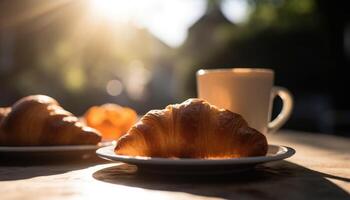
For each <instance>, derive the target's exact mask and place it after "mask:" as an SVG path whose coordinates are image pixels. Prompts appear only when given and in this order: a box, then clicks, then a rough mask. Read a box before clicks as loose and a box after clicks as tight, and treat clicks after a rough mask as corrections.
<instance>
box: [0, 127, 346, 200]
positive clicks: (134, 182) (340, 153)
mask: <svg viewBox="0 0 350 200" xmlns="http://www.w3.org/2000/svg"><path fill="white" fill-rule="evenodd" d="M269 143H273V144H281V145H286V146H290V147H293V148H294V149H296V151H297V153H296V154H295V155H294V156H293V157H291V158H290V159H287V160H286V161H279V162H273V163H269V164H265V165H261V166H258V167H257V168H256V170H254V171H250V172H247V173H242V174H238V175H230V176H225V177H210V178H208V177H199V178H183V177H159V176H150V175H142V174H137V173H136V172H135V168H134V167H133V166H128V165H123V164H119V163H108V162H105V161H103V160H99V159H98V158H93V159H88V160H85V161H83V160H75V161H70V162H63V163H62V162H59V163H46V162H44V163H35V164H33V163H16V162H15V163H0V199H1V200H7V199H21V200H23V199H35V200H39V199H45V200H51V199H103V198H104V199H122V198H123V199H142V200H143V199H181V200H182V199H327V200H328V199H347V200H349V199H350V194H349V193H350V183H349V181H350V139H346V138H340V137H335V136H330V135H320V134H311V133H301V132H294V131H282V132H281V133H280V134H276V135H273V136H271V137H269Z"/></svg>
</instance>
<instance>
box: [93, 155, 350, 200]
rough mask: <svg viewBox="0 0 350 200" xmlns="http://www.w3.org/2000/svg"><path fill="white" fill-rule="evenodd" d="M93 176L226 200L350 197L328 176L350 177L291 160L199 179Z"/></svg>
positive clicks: (125, 169)
mask: <svg viewBox="0 0 350 200" xmlns="http://www.w3.org/2000/svg"><path fill="white" fill-rule="evenodd" d="M93 177H94V178H95V179H97V180H100V181H104V182H109V183H114V184H119V185H126V186H132V187H140V188H145V189H150V190H163V191H175V192H185V193H189V194H195V195H200V196H207V197H218V198H226V199H245V198H247V199H349V198H350V195H349V194H348V193H347V192H346V191H344V190H343V189H341V188H340V187H338V186H337V185H335V184H333V183H332V182H330V181H328V180H327V179H326V178H325V177H329V178H333V179H339V180H342V181H346V182H349V181H350V180H349V179H348V178H343V177H337V176H331V175H328V174H323V173H319V172H316V171H312V170H309V169H307V168H305V167H302V166H300V165H296V164H294V163H291V162H287V161H281V162H274V163H269V164H265V165H260V166H257V167H256V169H255V170H252V171H249V172H245V173H240V174H233V175H225V176H196V177H191V176H186V177H179V176H161V175H151V174H143V173H137V168H136V167H135V166H131V165H125V164H124V165H117V166H113V167H108V168H105V169H101V170H99V171H96V172H95V173H94V174H93Z"/></svg>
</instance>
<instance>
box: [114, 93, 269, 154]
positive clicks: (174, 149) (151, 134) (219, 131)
mask: <svg viewBox="0 0 350 200" xmlns="http://www.w3.org/2000/svg"><path fill="white" fill-rule="evenodd" d="M115 153H116V154H119V155H129V156H146V157H178V158H235V157H246V156H263V155H266V153H267V141H266V137H265V136H264V135H263V134H261V133H260V132H258V131H257V130H255V129H253V128H250V127H248V125H247V122H246V121H245V120H244V119H243V118H242V117H241V116H240V115H239V114H236V113H233V112H231V111H228V110H225V109H218V108H217V107H215V106H213V105H210V104H209V103H208V102H206V101H204V100H201V99H189V100H187V101H185V102H183V103H181V104H175V105H169V106H167V107H166V108H165V109H163V110H152V111H150V112H148V113H147V114H146V115H145V116H143V117H142V118H141V120H140V121H139V122H138V123H137V124H136V125H134V126H133V127H132V128H131V129H130V130H129V131H128V133H127V134H126V135H124V136H123V137H121V138H120V139H119V141H118V142H117V145H116V147H115Z"/></svg>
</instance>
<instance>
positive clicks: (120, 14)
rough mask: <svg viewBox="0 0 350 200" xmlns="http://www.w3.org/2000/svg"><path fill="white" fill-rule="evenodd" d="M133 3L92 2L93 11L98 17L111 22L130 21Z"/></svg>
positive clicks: (106, 0)
mask: <svg viewBox="0 0 350 200" xmlns="http://www.w3.org/2000/svg"><path fill="white" fill-rule="evenodd" d="M133 3H134V2H133V1H127V0H90V4H91V9H92V11H93V13H94V14H96V15H97V16H98V17H103V18H105V19H107V20H111V21H122V22H125V21H128V20H129V19H130V17H131V14H133V12H131V11H132V10H133Z"/></svg>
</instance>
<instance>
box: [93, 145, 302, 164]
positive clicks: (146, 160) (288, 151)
mask: <svg viewBox="0 0 350 200" xmlns="http://www.w3.org/2000/svg"><path fill="white" fill-rule="evenodd" d="M268 147H269V148H274V147H275V148H276V147H277V148H279V149H282V151H281V150H280V151H279V152H278V153H277V154H275V155H269V156H255V157H242V158H228V159H210V160H209V159H196V158H180V159H169V158H159V157H157V158H151V157H141V156H139V157H132V156H125V155H117V154H114V155H111V154H108V153H106V152H108V151H111V148H114V146H113V145H110V146H106V147H101V148H99V149H97V150H96V154H97V155H98V156H99V157H101V158H103V159H106V160H110V161H117V162H124V163H129V164H134V165H227V164H228V165H232V164H257V163H264V162H271V161H278V160H283V159H286V158H289V157H291V156H293V155H294V154H295V152H296V151H295V150H294V149H293V148H291V147H287V146H284V145H275V144H269V145H268ZM113 152H114V151H113Z"/></svg>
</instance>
